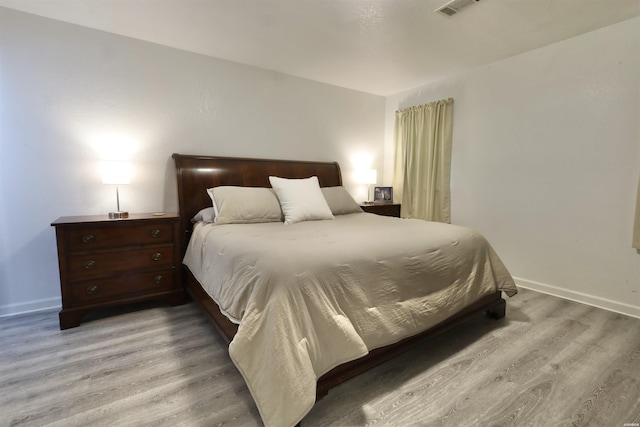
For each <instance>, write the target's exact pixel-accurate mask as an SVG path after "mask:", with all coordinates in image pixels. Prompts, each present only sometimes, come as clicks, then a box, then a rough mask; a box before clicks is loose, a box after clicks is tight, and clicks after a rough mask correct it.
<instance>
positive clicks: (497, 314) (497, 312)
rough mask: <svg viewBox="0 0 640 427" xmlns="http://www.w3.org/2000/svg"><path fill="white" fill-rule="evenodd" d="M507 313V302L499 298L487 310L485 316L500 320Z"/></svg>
mask: <svg viewBox="0 0 640 427" xmlns="http://www.w3.org/2000/svg"><path fill="white" fill-rule="evenodd" d="M506 311H507V302H506V301H505V300H503V299H502V298H500V299H499V300H497V301H496V302H495V303H494V304H493V305H492V306H491V308H488V309H487V314H488V315H489V316H491V317H493V318H494V319H502V318H503V317H504V316H505V314H506Z"/></svg>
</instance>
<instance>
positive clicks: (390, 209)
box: [360, 203, 400, 218]
mask: <svg viewBox="0 0 640 427" xmlns="http://www.w3.org/2000/svg"><path fill="white" fill-rule="evenodd" d="M360 207H361V208H362V210H363V211H365V212H368V213H373V214H376V215H384V216H395V217H397V218H400V204H399V203H374V204H361V205H360Z"/></svg>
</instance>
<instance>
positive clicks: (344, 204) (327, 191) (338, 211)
mask: <svg viewBox="0 0 640 427" xmlns="http://www.w3.org/2000/svg"><path fill="white" fill-rule="evenodd" d="M321 190H322V194H323V195H324V198H325V199H326V201H327V204H328V205H329V208H330V209H331V213H333V214H334V215H344V214H350V213H357V212H362V208H361V207H360V205H359V204H358V203H357V202H356V201H355V200H353V197H351V194H349V193H348V192H347V190H346V189H345V188H344V187H322V188H321Z"/></svg>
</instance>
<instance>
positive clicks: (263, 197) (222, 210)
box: [207, 186, 282, 224]
mask: <svg viewBox="0 0 640 427" xmlns="http://www.w3.org/2000/svg"><path fill="white" fill-rule="evenodd" d="M207 193H208V194H209V197H211V201H212V202H213V209H214V211H215V220H214V222H215V223H216V224H250V223H256V222H282V210H281V209H280V203H279V202H278V198H277V197H276V194H275V193H274V192H273V190H272V189H271V188H262V187H233V186H222V187H214V188H209V189H207Z"/></svg>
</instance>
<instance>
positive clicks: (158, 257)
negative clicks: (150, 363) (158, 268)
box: [151, 252, 162, 261]
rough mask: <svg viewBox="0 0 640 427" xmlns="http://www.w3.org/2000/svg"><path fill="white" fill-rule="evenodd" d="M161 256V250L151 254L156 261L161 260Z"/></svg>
mask: <svg viewBox="0 0 640 427" xmlns="http://www.w3.org/2000/svg"><path fill="white" fill-rule="evenodd" d="M160 258H162V254H161V253H160V252H156V253H154V254H153V255H151V259H152V260H154V261H160Z"/></svg>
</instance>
